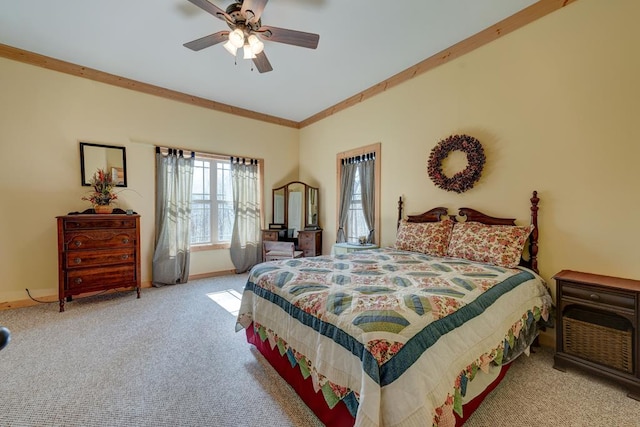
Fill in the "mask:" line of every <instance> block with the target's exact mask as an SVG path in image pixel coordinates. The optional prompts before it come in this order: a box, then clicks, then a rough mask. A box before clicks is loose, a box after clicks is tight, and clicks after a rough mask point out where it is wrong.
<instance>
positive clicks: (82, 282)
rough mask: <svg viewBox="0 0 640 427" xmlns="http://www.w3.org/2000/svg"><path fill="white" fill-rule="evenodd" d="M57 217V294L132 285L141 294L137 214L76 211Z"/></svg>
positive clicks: (63, 296)
mask: <svg viewBox="0 0 640 427" xmlns="http://www.w3.org/2000/svg"><path fill="white" fill-rule="evenodd" d="M57 220H58V298H59V300H60V311H61V312H62V311H64V301H65V298H66V299H67V300H68V301H71V296H72V295H77V294H81V293H85V292H94V291H102V290H107V289H114V288H125V287H135V288H136V293H137V297H138V298H140V216H139V215H120V214H111V215H95V214H86V215H83V214H79V215H66V216H60V217H58V218H57Z"/></svg>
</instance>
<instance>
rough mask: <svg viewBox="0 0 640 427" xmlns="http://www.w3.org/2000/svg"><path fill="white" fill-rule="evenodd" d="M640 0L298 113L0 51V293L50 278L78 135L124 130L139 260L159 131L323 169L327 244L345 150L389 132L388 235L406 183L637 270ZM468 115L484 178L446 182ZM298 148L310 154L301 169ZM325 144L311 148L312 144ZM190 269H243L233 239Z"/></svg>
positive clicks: (547, 271) (587, 257)
mask: <svg viewBox="0 0 640 427" xmlns="http://www.w3.org/2000/svg"><path fill="white" fill-rule="evenodd" d="M637 16H640V2H637V1H635V0H613V1H607V2H605V1H602V0H579V1H578V2H575V3H572V4H570V5H569V6H567V7H566V8H564V9H561V10H559V11H557V12H554V13H553V14H551V15H549V16H547V17H545V18H542V19H540V20H538V21H536V22H534V23H532V24H530V25H528V26H526V27H524V28H522V29H520V30H518V31H516V32H514V33H512V34H509V35H507V36H505V37H503V38H501V39H500V40H498V41H496V42H493V43H491V44H489V45H486V46H484V47H482V48H480V49H478V50H476V51H474V52H472V53H470V54H467V55H465V56H463V57H462V58H459V59H457V60H455V61H452V62H450V63H448V64H446V65H443V66H441V67H439V68H436V69H435V70H432V71H430V72H428V73H426V74H424V75H421V76H419V77H417V78H415V79H413V80H410V81H408V82H406V83H404V84H402V85H400V86H398V87H395V88H393V89H391V90H389V91H387V92H386V93H384V94H381V95H378V96H376V97H374V98H372V99H370V100H368V101H366V102H364V103H362V104H358V105H356V106H355V107H352V108H350V109H348V110H345V111H343V112H341V113H339V114H336V115H334V116H331V117H329V118H327V119H325V120H323V121H321V122H318V123H316V124H314V125H311V126H309V127H307V128H304V129H302V130H301V131H297V130H294V129H289V128H285V127H281V126H276V125H270V124H265V123H261V122H257V121H252V120H247V119H243V118H239V117H234V116H231V115H226V114H223V113H217V112H213V111H209V110H205V109H201V108H198V107H193V106H189V105H185V104H181V103H177V102H173V101H168V100H164V99H161V98H157V97H153V96H149V95H143V94H139V93H136V92H132V91H128V90H125V89H119V88H114V87H111V86H107V85H103V84H99V83H95V82H92V81H89V80H84V79H79V78H75V77H71V76H68V75H64V74H60V73H56V72H52V71H48V70H45V69H41V68H37V67H32V66H28V65H24V64H21V63H17V62H13V61H9V60H4V59H0V76H1V78H0V94H1V95H0V96H1V98H0V148H1V149H2V159H3V167H2V168H0V199H1V200H2V209H1V210H0V235H1V236H2V240H1V243H0V255H1V256H0V268H1V269H2V272H3V280H2V282H0V303H1V302H3V301H14V300H21V299H25V298H26V293H25V292H24V289H25V288H29V289H30V290H32V291H33V292H32V294H33V295H36V296H38V295H54V294H55V293H56V287H57V275H56V274H57V273H56V272H57V258H56V231H55V221H54V218H55V216H56V215H60V214H64V213H66V212H69V211H73V210H82V209H84V208H87V207H88V205H87V203H86V202H82V201H81V200H80V198H81V197H82V195H83V194H84V192H85V190H86V187H81V186H80V184H79V181H80V178H79V175H80V172H79V168H80V166H79V148H78V141H79V140H86V141H90V142H98V143H106V144H114V145H123V146H125V147H126V148H127V164H128V173H129V175H128V180H129V188H130V189H131V190H132V191H126V192H124V193H122V195H121V196H122V207H123V208H133V209H134V210H136V211H138V212H139V213H141V214H142V223H143V233H142V240H143V244H142V247H143V261H144V262H143V275H142V278H143V280H145V281H148V280H150V259H151V253H152V245H153V243H152V242H153V202H154V196H153V190H154V184H153V171H154V159H153V146H154V145H155V144H161V145H167V146H180V147H186V148H193V149H197V150H202V151H213V152H222V153H233V154H238V155H247V156H249V155H252V156H257V157H262V158H264V159H265V162H266V171H265V183H264V188H265V191H266V192H265V194H266V198H265V212H266V217H267V220H268V218H270V215H271V198H270V194H271V188H273V187H274V186H277V185H282V184H283V183H285V182H287V181H289V180H292V179H297V178H298V177H299V178H300V179H301V180H303V181H306V182H308V183H309V184H311V185H314V186H316V185H317V186H319V187H320V197H321V212H320V220H321V225H322V226H323V227H324V229H325V233H324V252H325V253H327V252H329V251H330V248H331V243H332V241H333V240H334V237H333V236H335V231H336V230H335V216H336V211H335V205H336V203H335V201H336V182H335V176H336V170H335V155H336V153H338V152H341V151H345V150H348V149H351V148H355V147H359V146H363V145H368V144H372V143H375V142H381V143H382V244H383V245H390V244H392V243H393V241H394V238H395V221H396V201H397V198H398V196H400V195H402V196H403V197H404V198H405V200H406V212H407V213H419V212H422V211H424V210H426V209H427V208H431V207H434V206H438V205H444V206H447V207H449V208H451V209H452V210H453V209H456V208H458V207H460V206H462V205H464V206H469V207H474V208H477V209H480V210H483V211H485V212H486V213H489V214H494V215H503V216H513V217H517V218H519V220H520V222H521V223H526V222H527V221H528V215H529V200H528V199H529V197H530V193H531V190H534V189H536V190H538V191H539V193H540V197H541V204H540V268H541V272H542V275H543V276H544V277H545V278H546V279H550V278H551V276H552V275H553V274H554V273H556V272H557V271H559V270H561V269H564V268H569V269H576V270H584V271H590V272H595V273H601V274H609V275H617V276H622V277H630V278H636V279H640V264H639V263H638V261H637V258H638V256H637V254H638V250H637V248H636V246H637V242H638V240H639V239H640V232H639V228H638V226H637V222H635V221H636V220H637V216H638V214H637V212H639V211H640V196H638V191H637V189H636V184H637V183H639V182H640V179H639V178H640V172H639V170H638V167H637V161H638V159H639V158H640V144H639V143H638V141H637V139H638V137H637V131H636V129H635V126H634V125H635V124H636V121H637V120H636V118H637V116H638V107H637V105H636V102H637V100H638V99H640V84H639V83H638V76H640V56H639V54H638V51H640V49H638V43H637V40H640V27H638V26H637V25H636V23H635V17H637ZM459 133H467V134H470V135H472V136H474V137H476V138H478V139H479V140H480V141H481V142H482V143H483V145H484V148H485V151H486V154H487V159H488V161H487V164H486V166H485V170H484V173H483V176H482V178H481V180H480V182H479V183H478V184H477V185H476V186H475V187H474V188H473V189H472V190H470V191H468V192H466V193H464V194H461V195H458V194H454V193H448V192H445V191H443V190H439V189H437V188H436V187H435V186H434V185H433V184H432V183H431V181H430V180H429V179H428V176H427V173H426V162H427V157H428V155H429V152H430V150H431V149H432V148H433V146H434V145H435V144H436V143H437V142H438V141H439V140H441V139H443V138H445V137H447V136H449V135H451V134H459ZM298 158H300V159H301V160H300V166H299V168H300V170H299V171H298ZM309 159H313V161H309ZM192 260H193V263H192V268H191V273H192V274H202V273H207V272H214V271H221V270H229V269H232V268H233V267H232V264H231V262H230V259H229V255H228V251H226V250H221V251H208V252H195V253H193V254H192Z"/></svg>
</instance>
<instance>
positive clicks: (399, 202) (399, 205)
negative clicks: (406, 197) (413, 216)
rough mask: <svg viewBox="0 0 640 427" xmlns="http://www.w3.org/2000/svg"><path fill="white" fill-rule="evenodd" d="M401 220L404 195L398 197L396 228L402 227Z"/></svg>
mask: <svg viewBox="0 0 640 427" xmlns="http://www.w3.org/2000/svg"><path fill="white" fill-rule="evenodd" d="M400 221H402V196H400V197H398V223H397V224H396V230H397V229H398V228H400Z"/></svg>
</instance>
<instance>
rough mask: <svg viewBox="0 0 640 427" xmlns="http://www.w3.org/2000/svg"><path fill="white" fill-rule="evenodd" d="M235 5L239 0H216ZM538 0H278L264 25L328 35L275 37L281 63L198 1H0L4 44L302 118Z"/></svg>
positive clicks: (270, 45) (271, 47) (270, 47)
mask: <svg viewBox="0 0 640 427" xmlns="http://www.w3.org/2000/svg"><path fill="white" fill-rule="evenodd" d="M210 2H211V3H213V4H215V5H216V6H218V7H220V8H221V9H226V7H227V6H228V5H229V4H231V3H232V1H231V0H210ZM533 3H535V0H385V1H382V0H271V1H270V2H269V3H267V5H266V7H265V9H264V12H263V14H262V24H263V25H271V26H275V27H281V28H289V29H293V30H300V31H305V32H310V33H317V34H319V35H320V42H319V44H318V48H317V49H316V50H311V49H305V48H300V47H295V46H290V45H285V44H280V43H275V42H269V41H266V42H265V50H264V51H265V53H266V55H267V57H268V58H269V61H270V62H271V65H272V66H273V71H271V72H269V73H263V74H260V73H258V72H257V70H254V71H252V70H251V68H252V67H251V65H252V62H251V61H249V60H243V59H241V58H240V57H239V58H238V60H237V65H235V64H234V59H233V57H232V56H231V55H230V54H229V53H227V51H226V50H224V48H223V47H222V45H221V44H218V45H215V46H212V47H209V48H206V49H204V50H201V51H199V52H194V51H191V50H189V49H187V48H185V47H183V46H182V45H183V43H186V42H189V41H191V40H194V39H197V38H200V37H203V36H205V35H208V34H211V33H215V32H217V31H220V30H226V29H228V27H227V26H226V24H225V23H224V22H223V21H221V20H219V19H216V18H214V17H213V16H212V15H210V14H208V13H206V12H204V11H203V10H201V9H200V8H198V7H197V6H194V5H193V4H191V3H189V2H188V1H187V0H100V1H98V0H0V43H2V44H6V45H9V46H13V47H16V48H20V49H24V50H27V51H31V52H35V53H39V54H42V55H46V56H50V57H53V58H56V59H60V60H63V61H67V62H71V63H74V64H78V65H82V66H86V67H90V68H94V69H97V70H100V71H104V72H107V73H111V74H115V75H119V76H122V77H126V78H129V79H133V80H137V81H141V82H145V83H149V84H153V85H156V86H160V87H164V88H167V89H171V90H175V91H178V92H183V93H186V94H189V95H195V96H199V97H202V98H205V99H209V100H212V101H216V102H221V103H224V104H228V105H232V106H235V107H240V108H244V109H247V110H252V111H256V112H259V113H264V114H269V115H272V116H276V117H281V118H285V119H288V120H293V121H302V120H304V119H306V118H308V117H310V116H312V115H314V114H316V113H318V112H320V111H323V110H325V109H326V108H329V107H331V106H333V105H335V104H337V103H339V102H340V101H343V100H345V99H347V98H349V97H350V96H353V95H355V94H357V93H359V92H361V91H363V90H365V89H367V88H369V87H371V86H373V85H375V84H376V83H379V82H380V81H383V80H385V79H387V78H389V77H391V76H393V75H395V74H397V73H399V72H401V71H403V70H405V69H407V68H409V67H411V66H413V65H415V64H417V63H418V62H421V61H422V60H424V59H426V58H428V57H430V56H432V55H433V54H435V53H437V52H439V51H441V50H443V49H445V48H447V47H449V46H451V45H453V44H455V43H457V42H459V41H461V40H464V39H465V38H467V37H469V36H471V35H473V34H475V33H477V32H479V31H481V30H483V29H485V28H487V27H489V26H491V25H493V24H495V23H496V22H498V21H501V20H502V19H504V18H506V17H508V16H511V15H513V14H514V13H516V12H518V11H519V10H521V9H524V8H525V7H527V6H529V5H531V4H533Z"/></svg>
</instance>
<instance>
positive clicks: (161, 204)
mask: <svg viewBox="0 0 640 427" xmlns="http://www.w3.org/2000/svg"><path fill="white" fill-rule="evenodd" d="M193 163H194V153H191V157H189V158H184V156H183V152H182V150H180V151H178V150H174V149H169V153H168V154H167V155H164V154H162V153H161V151H160V148H159V147H157V148H156V230H155V231H156V241H155V249H154V252H153V262H152V264H153V278H152V283H153V286H163V285H174V284H176V283H186V282H187V281H188V278H189V257H190V231H189V230H190V221H191V188H192V186H193Z"/></svg>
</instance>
